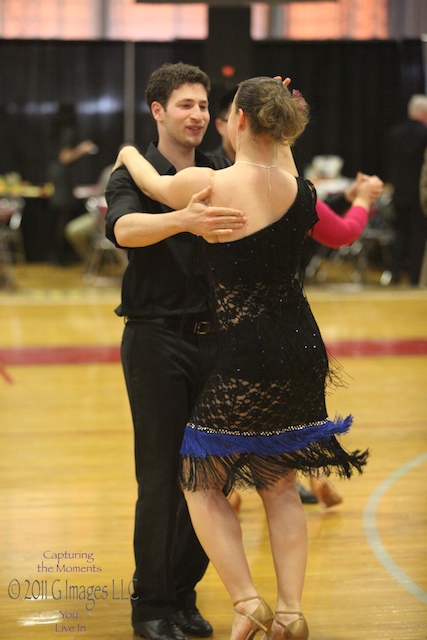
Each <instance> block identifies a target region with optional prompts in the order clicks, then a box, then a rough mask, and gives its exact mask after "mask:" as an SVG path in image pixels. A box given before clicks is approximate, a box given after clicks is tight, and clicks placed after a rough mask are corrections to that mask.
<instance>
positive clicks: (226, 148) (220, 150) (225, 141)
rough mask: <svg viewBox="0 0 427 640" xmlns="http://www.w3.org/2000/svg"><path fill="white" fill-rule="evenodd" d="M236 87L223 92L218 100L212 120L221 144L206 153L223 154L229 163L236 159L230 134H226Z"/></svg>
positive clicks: (210, 155) (210, 154)
mask: <svg viewBox="0 0 427 640" xmlns="http://www.w3.org/2000/svg"><path fill="white" fill-rule="evenodd" d="M236 91H237V87H235V88H234V89H231V90H230V91H227V92H226V93H224V94H223V95H222V96H221V97H220V99H219V101H218V113H217V115H216V118H215V120H214V122H215V128H216V130H217V131H218V133H219V136H220V138H221V144H220V145H218V147H216V149H214V150H213V151H211V152H209V153H207V155H208V156H209V157H212V156H223V157H224V158H227V159H228V160H229V161H230V163H233V162H234V161H235V159H236V151H235V150H234V148H233V145H232V144H231V140H230V136H229V135H228V127H227V122H228V116H229V115H230V110H231V105H232V103H233V99H234V96H235V95H236Z"/></svg>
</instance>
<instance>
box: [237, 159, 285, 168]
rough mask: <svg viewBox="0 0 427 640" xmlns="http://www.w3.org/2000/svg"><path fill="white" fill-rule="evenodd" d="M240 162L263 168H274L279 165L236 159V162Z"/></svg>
mask: <svg viewBox="0 0 427 640" xmlns="http://www.w3.org/2000/svg"><path fill="white" fill-rule="evenodd" d="M239 162H241V163H242V164H251V165H253V166H254V167H261V168H262V169H274V167H277V164H258V163H257V162H249V161H248V160H236V162H235V163H234V164H238V163H239Z"/></svg>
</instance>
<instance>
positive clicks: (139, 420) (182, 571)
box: [121, 321, 216, 622]
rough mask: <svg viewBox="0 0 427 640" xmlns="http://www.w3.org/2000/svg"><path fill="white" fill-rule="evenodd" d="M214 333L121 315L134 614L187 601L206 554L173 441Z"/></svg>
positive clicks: (156, 612) (152, 613) (210, 356)
mask: <svg viewBox="0 0 427 640" xmlns="http://www.w3.org/2000/svg"><path fill="white" fill-rule="evenodd" d="M215 352H216V339H215V335H214V334H213V333H211V334H207V335H197V334H194V333H190V332H188V333H184V334H183V335H180V334H179V333H177V332H176V331H172V330H169V329H167V328H166V327H164V326H162V325H160V324H156V323H152V322H149V321H148V322H132V321H130V322H128V323H127V324H126V327H125V330H124V333H123V340H122V348H121V355H122V364H123V370H124V375H125V380H126V386H127V391H128V396H129V402H130V407H131V412H132V419H133V424H134V435H135V465H136V478H137V483H138V499H137V503H136V511H135V532H134V552H135V565H136V570H135V575H134V593H133V595H132V598H131V603H132V619H133V621H134V622H137V621H146V620H154V619H158V618H164V617H166V616H168V615H170V613H171V612H172V611H174V610H177V609H183V608H189V607H192V606H194V604H195V600H196V593H195V586H196V584H197V582H199V580H200V579H201V578H202V576H203V575H204V573H205V571H206V568H207V565H208V558H207V556H206V554H205V553H204V551H203V549H202V547H201V545H200V543H199V541H198V540H197V537H196V535H195V533H194V530H193V527H192V524H191V520H190V517H189V513H188V509H187V505H186V502H185V499H184V496H183V494H182V491H181V489H180V487H179V483H178V471H179V465H180V455H179V451H180V447H181V441H182V437H183V433H184V428H185V425H186V423H187V422H188V419H189V417H190V413H191V409H192V407H193V405H194V403H195V400H196V398H197V396H198V394H199V392H200V390H201V388H202V386H203V384H204V382H205V380H206V378H207V376H208V374H209V372H210V370H211V368H212V365H213V362H214V358H215Z"/></svg>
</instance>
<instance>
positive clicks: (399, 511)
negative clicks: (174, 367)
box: [0, 265, 427, 640]
mask: <svg viewBox="0 0 427 640" xmlns="http://www.w3.org/2000/svg"><path fill="white" fill-rule="evenodd" d="M15 278H16V283H17V288H16V290H15V291H5V290H3V291H0V432H1V454H0V455H1V461H2V463H1V471H0V474H1V475H0V511H1V540H0V553H1V563H0V638H1V639H5V640H15V639H19V640H25V639H29V640H51V639H53V638H58V637H60V638H62V637H63V638H65V639H67V640H71V639H77V638H85V639H87V640H98V639H99V640H101V639H102V640H127V639H129V640H130V639H131V638H132V629H131V626H130V606H129V602H128V586H129V583H130V581H131V579H132V573H133V552H132V536H133V513H134V504H135V497H136V484H135V480H134V463H133V434H132V427H131V419H130V412H129V408H128V401H127V396H126V392H125V386H124V381H123V377H122V371H121V366H120V363H119V343H120V339H121V333H122V327H123V325H122V321H121V320H120V319H119V318H117V317H116V316H115V314H114V313H113V309H114V307H115V306H116V305H117V304H118V302H119V287H118V284H117V283H115V282H113V283H109V284H106V285H105V286H102V287H100V286H98V287H94V286H87V285H85V284H84V283H83V281H82V274H81V269H80V268H79V267H72V268H67V269H58V268H54V267H51V266H48V265H22V266H21V265H18V266H17V267H16V270H15ZM307 296H308V299H309V301H310V303H311V305H312V308H313V311H314V313H315V316H316V318H317V320H318V323H319V325H320V328H321V331H322V334H323V337H324V340H325V342H326V343H327V346H328V347H329V350H330V352H331V353H332V355H334V356H335V357H336V358H337V359H338V360H339V362H340V363H341V364H342V365H343V367H344V370H345V372H346V382H347V387H346V388H339V389H337V390H335V391H333V393H331V394H330V395H328V398H327V402H328V409H329V412H330V414H331V415H334V414H335V413H338V414H346V415H347V414H348V413H352V414H353V415H354V427H353V429H352V431H351V433H350V434H349V435H348V436H347V438H346V442H347V443H348V445H349V446H350V447H352V448H365V447H369V449H370V451H371V457H370V460H369V463H368V467H367V469H366V472H365V473H364V474H363V475H362V476H358V477H355V478H354V479H352V480H350V481H343V480H334V484H335V487H336V488H337V489H338V491H339V492H340V493H341V494H342V495H343V498H344V501H343V503H342V504H341V505H339V506H338V507H335V508H332V509H325V508H323V507H322V506H319V505H305V506H304V509H305V512H306V515H307V522H308V530H309V561H308V567H307V576H306V584H305V590H304V598H303V610H304V613H305V615H306V618H307V621H308V623H309V626H310V639H311V640H368V639H369V640H422V639H425V638H427V560H426V540H427V499H426V494H427V490H426V476H427V290H422V289H410V288H407V287H404V286H402V287H399V288H397V287H394V288H393V287H391V286H389V287H381V286H380V285H376V284H375V283H369V284H368V285H364V286H360V285H345V284H340V283H335V284H333V283H332V284H331V283H326V284H322V285H316V286H314V285H313V286H307ZM165 393H167V390H165ZM302 481H303V482H304V480H302ZM241 520H242V524H243V528H244V539H245V544H246V547H247V551H248V555H249V558H250V563H251V567H252V569H253V575H254V578H255V582H256V585H257V588H258V589H259V592H260V593H261V594H263V595H264V597H265V598H266V599H267V600H268V601H270V602H271V603H273V604H274V598H275V582H274V577H273V568H272V563H271V560H270V551H269V545H268V536H267V528H266V522H265V519H264V516H263V513H262V510H261V505H260V501H259V499H258V498H257V496H256V495H255V494H253V493H251V492H245V493H244V494H243V501H242V508H241ZM212 535H215V532H214V531H213V532H212ZM198 593H199V596H198V605H199V608H200V610H201V612H202V613H203V614H204V615H205V616H206V617H207V618H208V619H209V620H210V621H211V622H212V624H213V626H214V629H215V632H214V636H213V640H228V638H229V631H230V625H231V620H232V609H231V605H230V602H229V599H228V596H227V594H226V592H225V590H224V588H223V586H222V585H221V583H220V581H219V579H218V578H217V576H216V573H215V571H214V569H213V568H212V567H210V568H209V569H208V572H207V574H206V576H205V577H204V579H203V581H202V583H201V584H200V585H199V589H198ZM58 634H63V635H59V636H58Z"/></svg>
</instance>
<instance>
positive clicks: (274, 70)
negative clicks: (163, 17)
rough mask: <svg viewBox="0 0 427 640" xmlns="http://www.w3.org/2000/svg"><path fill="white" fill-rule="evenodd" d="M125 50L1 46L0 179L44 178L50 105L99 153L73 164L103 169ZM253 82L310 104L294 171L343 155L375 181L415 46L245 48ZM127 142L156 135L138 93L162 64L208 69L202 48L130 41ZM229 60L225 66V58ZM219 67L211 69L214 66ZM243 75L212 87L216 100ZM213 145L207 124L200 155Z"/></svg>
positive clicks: (115, 142)
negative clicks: (287, 81)
mask: <svg viewBox="0 0 427 640" xmlns="http://www.w3.org/2000/svg"><path fill="white" fill-rule="evenodd" d="M125 47H126V45H125V43H124V42H111V41H96V42H82V41H78V42H77V41H42V40H36V41H32V40H0V86H1V93H0V136H1V139H0V148H1V153H0V174H4V173H5V172H8V171H18V172H19V173H20V174H21V176H22V177H23V178H24V179H26V180H29V181H31V182H33V183H37V184H39V183H42V182H44V181H45V180H46V168H47V162H48V146H49V145H48V141H49V136H50V131H51V127H52V123H53V118H54V114H55V110H56V108H57V106H58V105H59V104H60V103H61V102H67V103H70V102H72V103H74V104H75V105H76V107H77V111H78V132H79V137H80V138H81V139H85V138H90V139H92V140H94V141H95V142H96V143H97V144H98V146H99V149H100V151H99V154H98V155H97V156H92V157H88V158H85V159H84V160H82V162H80V163H78V164H79V166H78V167H76V180H77V181H78V182H79V183H81V184H89V183H92V182H94V181H95V180H96V178H97V177H98V175H99V173H100V172H101V170H102V168H103V167H104V166H106V165H107V164H110V163H111V162H112V161H113V160H114V158H115V156H116V152H117V148H118V146H119V145H120V144H121V143H122V142H123V137H124V126H123V123H124V113H125V104H124V102H125V83H124V78H125V71H124V68H125ZM251 47H252V60H253V71H252V75H276V74H280V75H283V76H285V75H289V76H290V77H291V78H292V87H294V88H298V89H300V90H301V91H302V93H303V95H304V96H305V97H306V99H307V101H308V103H309V104H310V107H311V114H312V115H311V122H310V124H309V126H308V128H307V130H306V132H305V133H304V135H303V137H302V138H301V139H300V140H299V141H298V142H297V145H296V147H295V155H296V159H297V164H298V167H299V169H300V170H301V171H302V170H304V168H305V167H306V166H307V165H308V164H309V162H310V160H311V158H312V157H313V156H314V155H317V154H338V155H340V156H342V157H343V158H344V161H345V165H344V169H343V173H344V174H345V175H348V176H352V175H354V174H355V173H356V171H357V170H359V169H360V170H363V171H365V172H367V173H377V174H378V175H380V176H381V175H382V174H383V167H384V157H383V142H384V136H385V132H386V131H387V129H388V128H389V127H390V126H391V125H392V124H394V123H395V122H396V121H398V120H400V119H402V118H404V117H405V115H406V104H407V100H408V98H409V97H410V95H412V94H413V93H424V87H425V78H424V70H423V62H422V43H421V42H420V41H399V42H397V41H380V40H378V41H316V42H305V41H304V42H287V41H277V42H276V41H274V42H273V41H263V42H252V43H251ZM134 50H135V132H136V133H135V140H134V142H136V143H137V144H138V146H139V147H140V148H141V150H144V149H145V147H146V146H147V145H148V143H149V141H150V140H151V139H152V138H153V137H154V136H155V128H154V125H153V122H152V120H151V116H150V114H149V111H148V108H147V106H146V104H145V98H144V92H145V86H146V82H147V79H148V76H149V75H150V73H151V72H152V71H153V70H154V69H155V68H157V67H158V66H159V65H160V64H162V63H163V62H177V61H183V62H188V63H191V64H196V65H199V66H200V67H201V68H207V67H209V68H210V69H212V68H215V61H212V59H211V58H210V59H209V65H206V60H205V58H206V55H207V51H208V52H209V55H212V49H211V48H210V49H206V46H205V43H204V42H201V41H177V42H173V43H136V44H135V49H134ZM230 62H231V63H232V60H231V61H230ZM218 64H219V63H218ZM241 79H242V78H238V77H235V78H229V79H227V80H226V79H224V83H223V85H221V83H219V84H218V83H216V84H214V91H213V94H212V99H211V106H212V109H211V110H212V112H213V114H212V115H214V111H215V101H216V98H217V96H218V95H219V94H220V93H221V92H222V90H223V89H224V90H226V89H227V88H229V87H230V86H231V85H234V84H235V82H236V81H239V80H241ZM217 143H218V138H217V136H216V132H215V129H214V126H213V124H211V126H210V129H209V132H208V134H207V136H206V139H205V141H204V143H203V146H202V148H204V149H207V148H212V147H213V146H215V145H216V144H217Z"/></svg>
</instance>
